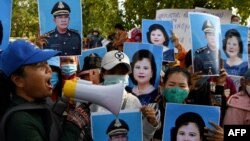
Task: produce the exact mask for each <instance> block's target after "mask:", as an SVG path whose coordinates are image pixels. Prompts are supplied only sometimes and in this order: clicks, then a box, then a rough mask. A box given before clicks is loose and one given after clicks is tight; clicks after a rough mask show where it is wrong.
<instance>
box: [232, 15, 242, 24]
mask: <svg viewBox="0 0 250 141" xmlns="http://www.w3.org/2000/svg"><path fill="white" fill-rule="evenodd" d="M231 24H240V17H239V16H237V15H232V16H231Z"/></svg>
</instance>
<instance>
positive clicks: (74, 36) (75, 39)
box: [43, 29, 81, 56]
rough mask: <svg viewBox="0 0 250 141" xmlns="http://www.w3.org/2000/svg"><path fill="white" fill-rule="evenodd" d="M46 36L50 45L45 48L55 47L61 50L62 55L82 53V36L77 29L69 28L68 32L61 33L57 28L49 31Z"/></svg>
mask: <svg viewBox="0 0 250 141" xmlns="http://www.w3.org/2000/svg"><path fill="white" fill-rule="evenodd" d="M44 36H49V38H48V39H47V41H48V45H47V46H46V47H43V48H44V49H54V50H58V51H61V52H62V53H61V55H62V56H64V55H80V54H81V37H80V35H79V33H78V32H77V31H76V30H72V29H68V30H67V32H66V33H64V34H60V33H59V32H58V31H57V29H55V30H52V31H49V32H48V33H46V34H45V35H44Z"/></svg>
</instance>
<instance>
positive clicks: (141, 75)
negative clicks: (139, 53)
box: [133, 58, 153, 85]
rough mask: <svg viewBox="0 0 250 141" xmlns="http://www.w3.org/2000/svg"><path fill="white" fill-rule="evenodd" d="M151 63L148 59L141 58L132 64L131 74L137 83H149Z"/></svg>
mask: <svg viewBox="0 0 250 141" xmlns="http://www.w3.org/2000/svg"><path fill="white" fill-rule="evenodd" d="M151 68H152V67H151V64H150V61H149V59H147V58H143V59H142V60H138V61H137V62H136V63H135V65H134V68H133V69H134V70H133V75H134V78H135V80H136V81H137V83H138V85H139V84H147V83H150V82H149V81H150V79H151V77H152V75H153V72H152V69H151Z"/></svg>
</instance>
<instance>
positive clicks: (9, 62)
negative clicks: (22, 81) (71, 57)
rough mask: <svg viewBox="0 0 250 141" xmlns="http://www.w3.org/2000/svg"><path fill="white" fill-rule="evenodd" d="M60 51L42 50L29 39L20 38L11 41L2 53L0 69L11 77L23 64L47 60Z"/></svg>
mask: <svg viewBox="0 0 250 141" xmlns="http://www.w3.org/2000/svg"><path fill="white" fill-rule="evenodd" d="M59 54H60V52H58V51H54V50H53V51H52V50H41V49H39V48H38V47H37V46H36V45H34V44H33V43H31V42H30V41H28V40H23V39H19V40H16V41H14V42H11V43H9V45H8V47H7V48H6V49H5V50H4V51H3V52H2V53H1V55H0V69H1V70H2V71H3V72H4V74H5V75H6V76H7V77H9V76H10V75H11V74H12V73H13V72H15V71H16V70H17V69H18V68H20V67H21V66H23V65H29V64H35V63H39V62H43V61H46V60H48V59H50V58H51V57H54V56H56V55H59Z"/></svg>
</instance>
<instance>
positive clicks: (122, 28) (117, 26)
mask: <svg viewBox="0 0 250 141" xmlns="http://www.w3.org/2000/svg"><path fill="white" fill-rule="evenodd" d="M115 28H116V29H120V30H125V29H124V27H123V26H122V24H120V23H118V24H115Z"/></svg>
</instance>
